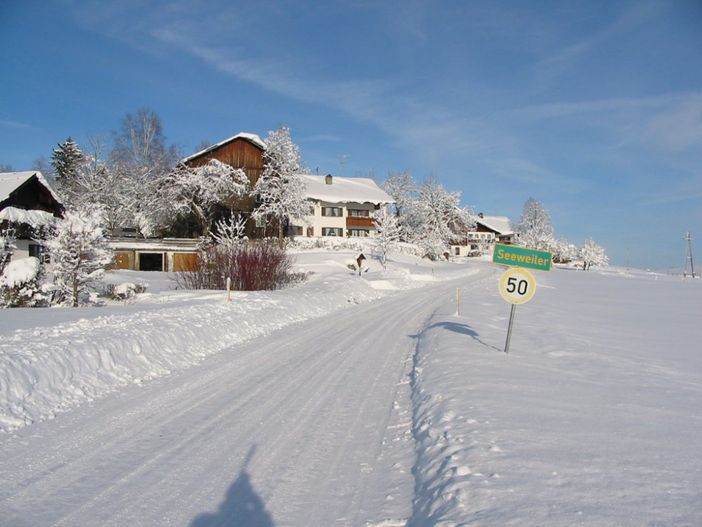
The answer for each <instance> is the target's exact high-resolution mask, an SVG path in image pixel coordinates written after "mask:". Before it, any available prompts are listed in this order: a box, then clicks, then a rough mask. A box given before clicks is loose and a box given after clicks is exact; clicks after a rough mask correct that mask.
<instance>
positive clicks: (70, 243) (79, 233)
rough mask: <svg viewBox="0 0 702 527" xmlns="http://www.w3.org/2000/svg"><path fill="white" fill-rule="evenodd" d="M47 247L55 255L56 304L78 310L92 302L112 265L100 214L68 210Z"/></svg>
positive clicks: (93, 211)
mask: <svg viewBox="0 0 702 527" xmlns="http://www.w3.org/2000/svg"><path fill="white" fill-rule="evenodd" d="M46 245H47V247H48V249H49V253H50V255H51V264H52V272H53V282H54V286H55V294H54V302H56V303H58V304H61V305H70V306H73V307H78V306H79V305H80V304H82V303H86V302H88V301H90V300H91V298H90V292H91V291H93V290H94V288H95V286H96V284H97V283H99V282H100V281H101V280H102V278H103V275H104V273H105V267H107V266H108V265H109V264H110V263H111V262H112V251H111V250H110V248H109V247H108V246H107V241H106V240H105V236H104V231H103V228H102V225H101V221H100V215H99V211H95V210H91V211H86V212H83V213H78V212H76V211H75V210H70V211H69V210H67V211H66V213H65V216H64V219H63V220H61V221H60V222H58V224H57V226H56V231H55V234H54V236H53V237H51V238H50V239H49V240H48V241H47V244H46Z"/></svg>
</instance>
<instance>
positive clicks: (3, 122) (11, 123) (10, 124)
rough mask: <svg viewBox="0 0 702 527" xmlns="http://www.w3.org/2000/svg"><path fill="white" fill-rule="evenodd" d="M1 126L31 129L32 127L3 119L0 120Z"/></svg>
mask: <svg viewBox="0 0 702 527" xmlns="http://www.w3.org/2000/svg"><path fill="white" fill-rule="evenodd" d="M0 126H6V127H8V128H31V126H30V125H28V124H26V123H19V122H17V121H5V120H2V119H0Z"/></svg>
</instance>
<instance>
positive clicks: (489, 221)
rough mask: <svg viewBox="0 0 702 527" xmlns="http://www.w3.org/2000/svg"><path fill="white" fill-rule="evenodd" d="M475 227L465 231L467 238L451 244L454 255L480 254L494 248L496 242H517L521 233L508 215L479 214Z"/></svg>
mask: <svg viewBox="0 0 702 527" xmlns="http://www.w3.org/2000/svg"><path fill="white" fill-rule="evenodd" d="M475 220H476V221H475V229H474V230H472V231H469V232H466V233H465V240H462V241H461V242H459V243H455V244H452V245H451V255H452V256H479V255H481V254H485V253H488V252H490V251H491V250H492V247H493V246H494V245H495V243H505V244H514V243H517V239H518V237H519V235H518V234H517V233H516V232H515V231H514V229H513V228H512V224H511V222H510V220H509V218H508V217H507V216H485V215H484V214H483V213H480V214H478V216H477V218H475Z"/></svg>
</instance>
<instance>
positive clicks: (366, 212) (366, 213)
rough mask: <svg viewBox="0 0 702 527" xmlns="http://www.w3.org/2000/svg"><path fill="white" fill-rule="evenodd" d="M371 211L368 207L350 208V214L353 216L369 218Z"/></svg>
mask: <svg viewBox="0 0 702 527" xmlns="http://www.w3.org/2000/svg"><path fill="white" fill-rule="evenodd" d="M369 215H370V211H369V210H367V209H349V216H351V217H352V218H367V217H368V216H369Z"/></svg>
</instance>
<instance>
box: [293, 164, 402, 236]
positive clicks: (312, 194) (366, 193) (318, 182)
mask: <svg viewBox="0 0 702 527" xmlns="http://www.w3.org/2000/svg"><path fill="white" fill-rule="evenodd" d="M302 177H303V180H304V181H305V184H306V186H307V190H306V197H307V200H308V201H309V202H310V214H308V215H307V216H305V217H304V218H303V219H302V220H297V221H294V222H293V231H294V234H295V235H297V236H304V237H311V236H336V237H340V238H357V237H358V238H361V237H363V238H365V237H368V236H373V235H374V234H375V226H374V224H373V212H374V211H376V210H378V209H379V208H380V207H382V206H384V205H386V204H388V203H393V199H392V198H391V197H390V196H389V195H388V194H387V193H385V192H384V191H383V190H382V189H381V188H380V187H379V186H378V185H377V184H376V183H375V181H373V180H372V179H369V178H346V177H338V176H330V175H327V176H310V175H305V176H302Z"/></svg>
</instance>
